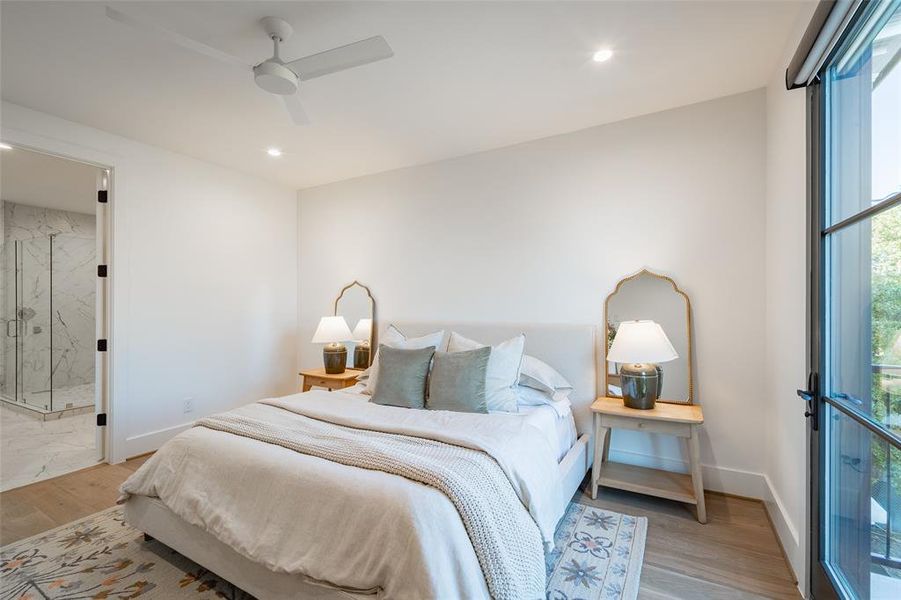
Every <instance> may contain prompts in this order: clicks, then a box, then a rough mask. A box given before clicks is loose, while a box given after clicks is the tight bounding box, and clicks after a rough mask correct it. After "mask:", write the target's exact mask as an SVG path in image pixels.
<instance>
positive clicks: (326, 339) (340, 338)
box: [313, 316, 352, 375]
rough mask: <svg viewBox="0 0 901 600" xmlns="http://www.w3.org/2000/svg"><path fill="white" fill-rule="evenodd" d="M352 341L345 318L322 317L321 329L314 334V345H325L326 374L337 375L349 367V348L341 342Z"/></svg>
mask: <svg viewBox="0 0 901 600" xmlns="http://www.w3.org/2000/svg"><path fill="white" fill-rule="evenodd" d="M351 339H352V336H351V334H350V327H348V326H347V321H345V320H344V317H337V316H336V317H322V319H320V320H319V327H317V328H316V333H314V334H313V343H314V344H325V348H323V350H322V360H323V362H324V363H325V372H326V373H328V374H329V375H337V374H339V373H343V372H344V368H345V367H346V366H347V346H345V345H344V344H342V343H341V342H347V341H350V340H351Z"/></svg>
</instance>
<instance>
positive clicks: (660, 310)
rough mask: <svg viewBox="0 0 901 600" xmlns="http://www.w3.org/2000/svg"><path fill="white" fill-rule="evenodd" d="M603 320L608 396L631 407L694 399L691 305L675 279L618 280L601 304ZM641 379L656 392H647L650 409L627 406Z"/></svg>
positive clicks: (646, 275)
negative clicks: (602, 304)
mask: <svg viewBox="0 0 901 600" xmlns="http://www.w3.org/2000/svg"><path fill="white" fill-rule="evenodd" d="M604 321H605V323H606V326H607V339H606V344H604V345H603V347H604V359H605V361H604V362H605V364H606V369H605V393H606V395H607V396H608V397H614V398H624V399H625V400H626V402H625V403H626V405H627V406H631V407H632V408H651V407H653V402H654V400H656V401H659V402H673V403H679V404H691V403H692V402H693V401H694V386H693V382H692V340H691V303H690V302H689V300H688V296H687V295H686V294H685V292H683V291H682V290H680V289H679V287H678V286H677V285H676V282H675V281H673V280H672V279H671V278H669V277H666V276H664V275H658V274H657V273H653V272H651V271H648V270H647V269H644V270H642V271H640V272H638V273H636V274H635V275H631V276H629V277H626V278H624V279H622V280H621V281H620V282H619V283H618V284H617V285H616V289H614V291H613V293H612V294H610V295H609V296H607V300H606V301H605V302H604ZM614 342H616V344H614ZM618 361H619V362H618ZM636 363H644V375H639V373H641V371H640V370H637V369H631V368H632V367H639V366H640V365H639V364H636ZM655 371H656V375H657V377H656V378H655V376H654V375H655V373H654V372H655ZM640 376H643V377H648V378H650V380H651V384H650V385H653V386H654V388H655V391H654V392H647V394H648V395H649V396H651V395H653V396H656V397H655V398H653V399H650V398H649V400H650V401H649V402H648V403H649V404H650V406H647V405H641V402H640V401H638V403H637V405H634V406H633V405H632V404H630V401H631V402H635V396H636V392H635V389H636V388H635V387H634V386H635V385H636V383H635V382H636V381H638V379H637V378H638V377H640ZM640 385H643V384H639V387H640Z"/></svg>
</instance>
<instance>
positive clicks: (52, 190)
mask: <svg viewBox="0 0 901 600" xmlns="http://www.w3.org/2000/svg"><path fill="white" fill-rule="evenodd" d="M100 173H101V170H100V169H99V168H97V167H92V166H90V165H86V164H84V163H80V162H75V161H74V160H67V159H64V158H57V157H55V156H49V155H47V154H40V153H38V152H30V151H28V150H22V149H21V148H14V149H12V150H0V198H2V199H3V200H7V201H9V202H15V203H17V204H28V205H29V206H40V207H42V208H53V209H56V210H68V211H71V212H79V213H87V214H94V213H95V212H96V211H97V183H98V182H97V177H98V175H100Z"/></svg>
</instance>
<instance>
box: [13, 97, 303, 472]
mask: <svg viewBox="0 0 901 600" xmlns="http://www.w3.org/2000/svg"><path fill="white" fill-rule="evenodd" d="M0 117H2V121H0V128H2V131H0V136H2V139H3V140H4V141H6V142H10V143H14V144H21V145H24V146H29V147H33V148H38V149H42V150H45V151H50V152H54V153H57V154H61V155H64V156H70V157H76V158H80V159H83V160H89V161H93V162H96V163H99V164H103V165H111V166H113V167H114V174H113V177H114V184H113V202H112V209H113V213H112V215H113V226H114V239H113V261H112V265H111V284H112V296H113V298H112V301H113V317H112V322H113V323H112V324H113V332H112V337H111V340H110V347H111V350H112V360H113V366H112V370H113V373H112V406H111V415H110V417H111V420H112V426H113V427H112V431H113V438H112V439H111V440H110V443H111V448H110V450H111V452H110V455H109V456H110V459H111V460H112V461H119V460H122V459H124V458H125V457H127V456H132V455H134V454H138V453H141V452H145V451H148V450H151V449H154V448H156V447H158V446H159V445H160V444H161V443H162V442H163V441H165V440H166V439H168V438H169V437H171V436H172V435H174V434H175V433H177V432H178V431H180V430H181V429H183V428H184V427H186V426H187V423H189V422H190V421H192V420H193V419H194V418H196V417H197V416H199V415H202V414H207V413H211V412H215V411H221V410H225V409H228V408H231V407H234V406H236V405H239V404H242V403H246V402H248V401H251V400H256V399H259V398H261V397H263V396H267V395H277V394H285V393H289V392H291V391H292V390H293V389H294V384H295V380H296V375H295V372H294V367H295V364H296V348H297V345H296V344H297V343H296V335H297V328H296V325H297V321H296V318H297V312H296V293H297V281H296V278H295V273H296V261H297V245H296V244H297V241H296V240H297V228H296V208H297V206H296V194H295V192H294V191H293V190H290V189H288V188H285V187H282V186H279V185H275V184H272V183H269V182H265V181H263V180H260V179H257V178H254V177H251V176H247V175H243V174H239V173H236V172H234V171H231V170H228V169H225V168H222V167H218V166H215V165H211V164H209V163H205V162H202V161H199V160H195V159H192V158H188V157H185V156H182V155H178V154H174V153H171V152H168V151H164V150H161V149H158V148H155V147H151V146H147V145H144V144H140V143H137V142H134V141H131V140H127V139H124V138H121V137H118V136H115V135H111V134H108V133H105V132H102V131H98V130H96V129H92V128H89V127H85V126H82V125H78V124H76V123H72V122H69V121H65V120H63V119H59V118H56V117H52V116H50V115H47V114H43V113H39V112H36V111H32V110H29V109H26V108H24V107H21V106H17V105H14V104H10V103H6V102H4V103H3V105H2V114H0ZM188 397H191V398H193V402H194V405H195V409H194V412H193V413H191V414H185V413H184V411H183V407H184V399H185V398H188Z"/></svg>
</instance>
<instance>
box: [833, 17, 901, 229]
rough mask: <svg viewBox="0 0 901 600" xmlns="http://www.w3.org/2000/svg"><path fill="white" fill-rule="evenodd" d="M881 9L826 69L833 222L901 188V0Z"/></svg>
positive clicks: (857, 32)
mask: <svg viewBox="0 0 901 600" xmlns="http://www.w3.org/2000/svg"><path fill="white" fill-rule="evenodd" d="M877 7H878V9H877V10H874V11H873V12H872V13H871V14H870V16H869V18H867V19H864V20H863V22H862V23H861V24H860V25H859V26H858V27H857V29H856V35H854V36H852V38H851V39H850V40H849V41H848V42H847V43H846V44H845V46H844V47H843V52H842V53H841V54H840V56H839V58H838V59H837V60H835V61H834V62H833V64H832V66H830V67H829V69H827V71H826V84H827V85H826V94H827V117H826V118H827V127H828V144H827V152H828V159H827V160H828V163H829V164H828V166H829V169H828V172H829V182H828V183H829V185H828V200H827V211H826V212H827V218H826V220H827V224H829V225H831V224H835V223H838V222H840V221H842V220H844V219H846V218H848V217H850V216H853V215H854V214H856V213H858V212H860V211H861V210H863V209H865V208H868V207H869V206H871V205H873V204H875V203H877V202H879V201H880V200H884V199H886V198H889V197H891V196H892V195H894V194H898V193H899V192H901V64H899V63H901V60H899V58H901V2H899V1H897V0H895V1H886V2H881V3H878V4H877Z"/></svg>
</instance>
